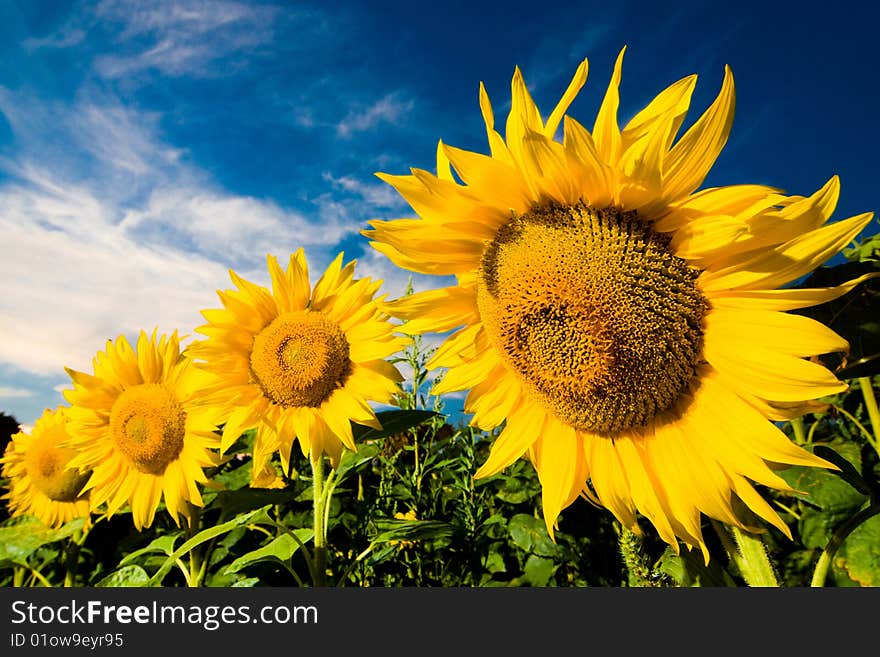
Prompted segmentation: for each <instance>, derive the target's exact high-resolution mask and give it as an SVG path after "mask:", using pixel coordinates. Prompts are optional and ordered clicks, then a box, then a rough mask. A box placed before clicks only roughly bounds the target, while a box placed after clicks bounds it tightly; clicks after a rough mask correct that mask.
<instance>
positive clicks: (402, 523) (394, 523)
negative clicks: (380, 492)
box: [370, 518, 452, 544]
mask: <svg viewBox="0 0 880 657" xmlns="http://www.w3.org/2000/svg"><path fill="white" fill-rule="evenodd" d="M376 526H377V527H378V529H379V533H378V534H377V535H376V537H375V538H374V539H373V540H372V541H370V542H371V543H373V544H378V543H387V542H390V541H425V540H442V539H447V538H449V537H450V536H452V525H450V524H449V523H447V522H441V521H439V520H405V519H402V518H382V519H380V520H377V521H376Z"/></svg>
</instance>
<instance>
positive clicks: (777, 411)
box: [363, 48, 872, 559]
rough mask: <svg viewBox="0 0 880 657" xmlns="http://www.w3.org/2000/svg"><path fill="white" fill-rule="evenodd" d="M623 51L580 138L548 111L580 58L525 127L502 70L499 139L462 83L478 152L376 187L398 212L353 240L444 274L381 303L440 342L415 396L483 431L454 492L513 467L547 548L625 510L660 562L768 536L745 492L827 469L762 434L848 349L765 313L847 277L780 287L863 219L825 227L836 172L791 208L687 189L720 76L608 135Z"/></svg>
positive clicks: (718, 136) (711, 131)
mask: <svg viewBox="0 0 880 657" xmlns="http://www.w3.org/2000/svg"><path fill="white" fill-rule="evenodd" d="M624 51H625V48H624V50H622V51H621V52H620V55H619V56H618V58H617V61H616V64H615V66H614V72H613V74H612V77H611V81H610V84H609V85H608V88H607V91H606V93H605V96H604V100H603V101H602V103H601V106H600V108H599V110H598V115H597V117H596V120H595V123H594V124H593V128H592V131H590V130H588V129H587V128H585V127H584V126H583V125H581V124H580V123H578V122H577V121H575V120H574V119H572V118H571V117H570V116H567V115H566V112H567V111H568V108H569V105H570V104H571V102H572V101H573V100H574V98H575V96H576V95H577V94H578V92H579V91H580V89H581V88H582V86H583V85H584V83H585V81H586V78H587V61H586V60H584V61H583V62H582V63H581V64H580V65H579V66H578V68H577V71H576V73H575V75H574V79H573V80H572V82H571V84H570V85H569V86H568V88H567V90H566V91H565V93H564V94H563V96H562V99H561V100H560V101H559V103H558V104H557V105H556V107H555V108H554V109H553V111H552V112H551V113H550V115H549V116H548V117H547V119H546V121H545V120H544V119H543V118H542V116H541V113H540V112H539V110H538V108H537V107H536V105H535V103H534V101H533V100H532V97H531V96H530V94H529V91H528V89H527V88H526V85H525V82H524V81H523V77H522V74H521V72H520V70H519V68H517V69H516V70H515V72H514V76H513V82H512V85H511V87H512V99H511V109H510V113H509V115H508V117H507V122H506V125H505V131H506V132H505V137H504V138H502V136H501V135H500V134H499V132H497V131H496V129H495V119H494V114H493V111H492V106H491V104H490V102H489V98H488V96H487V94H486V91H485V88H484V86H483V85H482V84H481V85H480V90H479V102H480V108H481V110H482V115H483V119H484V121H485V125H486V133H487V135H488V141H489V154H488V155H485V154H480V153H474V152H469V151H465V150H461V149H458V148H454V147H452V146H448V145H446V144H444V143H443V142H442V141H441V142H440V143H439V145H438V149H437V173H436V175H434V174H432V173H429V172H428V171H425V170H421V169H412V170H411V172H412V173H411V175H387V174H381V173H380V174H377V175H378V176H379V177H380V178H381V179H382V180H384V181H386V182H387V183H389V184H390V185H392V186H393V187H394V188H395V189H396V190H397V191H398V192H399V193H400V194H401V195H402V196H403V197H404V198H405V199H406V200H407V201H408V202H409V204H410V205H411V206H412V208H413V210H414V211H415V212H416V214H417V215H418V217H417V218H411V219H409V218H408V219H397V220H392V221H378V220H377V221H372V222H370V226H371V229H370V230H365V231H363V234H364V235H366V236H367V237H369V238H370V239H371V240H372V242H371V243H372V245H373V246H374V247H375V248H376V249H378V250H379V251H380V252H381V253H383V254H385V255H386V256H387V257H388V258H389V259H390V260H391V261H393V262H394V263H395V264H397V265H398V266H400V267H403V268H405V269H409V270H412V271H415V272H420V273H423V274H434V275H440V276H454V277H455V283H456V284H455V285H452V286H450V287H445V288H441V289H436V290H429V291H425V292H420V293H418V294H414V295H411V296H409V297H404V298H401V299H398V300H396V301H393V302H390V303H387V304H386V305H385V308H386V309H387V310H388V311H389V312H390V313H391V314H392V315H395V316H397V317H399V318H402V319H405V320H409V321H406V322H405V323H404V325H403V327H402V328H403V330H404V331H405V332H407V333H410V334H420V333H425V332H436V333H445V332H449V331H453V330H455V331H454V332H453V333H451V335H449V336H448V337H447V339H446V340H445V342H444V343H443V344H442V346H441V347H440V348H439V349H438V351H437V352H436V353H435V355H434V356H433V358H432V360H431V362H430V363H429V366H430V367H432V368H444V369H445V374H444V377H443V379H442V380H441V381H440V382H439V384H438V385H436V387H435V388H434V390H433V392H434V394H444V393H448V392H452V391H457V390H469V393H468V395H467V398H466V400H465V410H466V411H467V412H469V413H472V414H473V420H472V423H473V424H474V425H475V426H477V427H479V428H481V429H484V430H490V429H493V428H495V427H499V426H501V425H502V424H503V430H501V432H500V434H499V435H498V437H497V439H496V440H495V441H494V443H493V444H492V448H491V451H490V455H489V457H488V459H487V460H486V462H485V463H483V464H482V466H481V467H480V468H479V470H478V471H477V473H476V476H478V477H485V476H489V475H492V474H494V473H497V472H499V471H500V470H502V469H504V468H505V467H507V466H508V465H510V464H511V463H513V462H514V461H515V460H517V459H518V458H520V457H522V456H524V455H525V456H526V457H527V458H529V459H530V460H531V461H532V462H533V464H534V466H535V468H536V470H537V472H538V475H539V479H540V482H541V488H542V506H543V513H544V519H545V522H546V525H547V530H548V532H549V533H550V534H551V536H552V535H553V530H554V526H555V524H556V521H557V518H558V516H559V514H560V512H561V511H562V509H564V508H565V507H567V506H568V505H570V504H571V503H572V502H573V501H574V500H575V499H577V498H578V497H579V496H580V495H584V496H586V497H587V498H588V499H590V500H591V501H593V502H595V503H597V504H601V505H603V506H605V507H607V508H608V509H610V511H611V512H612V513H613V514H614V515H615V516H616V517H617V519H618V520H619V521H620V522H621V523H622V524H623V525H624V526H625V527H627V528H629V529H631V530H632V531H634V532H638V531H639V527H638V524H637V515H638V514H639V513H640V514H642V515H643V516H645V517H647V518H648V519H649V520H650V521H651V523H652V524H653V525H654V526H655V527H656V529H657V531H658V533H659V535H660V536H661V537H662V538H663V539H664V540H665V541H666V542H668V543H669V544H670V545H672V546H673V548H674V549H676V550H678V541H677V539H681V540H682V541H683V542H685V543H686V544H687V545H689V546H694V547H696V546H699V547H700V549H702V551H703V553H704V556H705V558H706V559H708V551H707V549H706V544H705V541H704V540H703V535H702V531H701V523H702V515H703V514H705V515H706V516H708V517H711V518H715V519H718V520H720V521H722V522H726V523H730V524H732V525H733V526H736V527H739V528H742V529H746V530H751V531H760V530H761V525H760V522H757V518H756V517H755V516H757V517H758V518H763V519H764V520H765V521H768V522H769V523H771V524H772V525H774V526H776V527H777V528H778V529H779V530H780V531H782V532H783V533H785V534H787V535H789V536H790V532H789V529H788V527H787V526H786V524H785V523H784V522H783V521H782V519H781V518H780V517H779V516H778V514H777V513H776V512H775V511H774V510H773V509H772V508H771V507H770V505H769V504H768V503H767V502H766V501H765V500H764V499H763V498H762V496H761V495H760V494H759V493H758V492H757V491H756V489H755V487H754V484H755V483H757V484H762V485H765V486H769V487H772V488H776V489H780V490H784V491H789V490H790V488H789V487H788V486H787V485H786V483H785V482H784V481H783V479H781V478H780V477H779V475H778V474H777V473H776V470H778V469H779V468H780V467H783V466H789V465H807V466H820V467H829V466H830V464H829V463H827V462H826V461H823V460H822V459H819V458H817V457H815V456H813V455H812V454H810V453H808V452H807V451H805V450H804V449H801V448H800V447H798V446H796V445H795V444H793V443H792V442H791V441H790V440H788V438H787V437H786V435H785V434H784V433H783V432H782V431H781V430H780V429H779V428H778V427H777V426H776V425H775V424H774V423H773V421H776V420H784V419H790V418H793V417H796V416H798V415H800V414H802V413H804V412H805V411H806V410H809V409H811V408H814V404H816V402H815V401H814V400H816V399H817V398H819V397H822V396H824V395H831V394H834V393H839V392H841V391H842V390H844V389H846V385H845V384H844V383H842V382H841V381H839V380H838V379H837V378H836V377H835V376H834V375H833V374H832V373H831V372H830V371H829V370H828V369H826V368H825V367H823V366H822V365H821V364H819V363H818V362H816V359H814V358H812V357H814V356H817V355H820V354H825V353H830V352H842V351H846V350H847V348H848V345H847V343H846V341H845V340H843V339H842V338H841V337H839V336H838V335H836V334H835V333H834V332H832V331H831V330H830V329H828V328H827V327H825V326H824V325H822V324H821V323H818V322H816V321H813V320H812V319H808V318H806V317H803V316H798V315H793V314H788V313H786V312H785V311H788V310H793V309H797V308H804V307H807V306H811V305H815V304H819V303H822V302H825V301H828V300H830V299H833V298H836V297H838V296H840V295H842V294H844V293H845V292H847V291H848V290H850V289H852V287H853V286H854V285H855V284H857V282H858V281H852V282H850V283H849V284H846V285H843V286H840V287H836V288H827V289H790V288H789V289H786V288H784V286H785V285H786V284H788V283H790V282H792V281H794V280H795V279H797V278H799V277H801V276H803V275H804V274H806V273H808V272H809V271H811V270H812V269H814V268H815V267H817V266H818V265H819V264H821V263H822V262H824V261H825V260H827V259H828V258H830V257H831V256H832V255H833V254H835V253H836V252H838V251H839V250H840V249H841V248H842V247H843V246H845V245H846V244H848V243H849V242H850V241H851V240H852V239H853V238H854V237H855V236H856V235H857V234H858V233H859V231H861V230H862V228H864V227H865V226H866V225H867V223H868V222H869V221H870V219H871V217H872V215H871V214H862V215H859V216H855V217H852V218H850V219H846V220H843V221H838V222H834V223H828V220H829V218H830V216H831V214H832V212H833V210H834V208H835V205H836V203H837V199H838V194H839V181H838V179H837V177H836V176H835V177H833V178H831V179H830V180H829V181H828V183H827V184H825V185H824V186H823V187H822V188H821V189H819V190H818V191H817V192H816V193H815V194H812V195H811V196H808V197H803V196H787V195H785V194H784V193H783V192H782V191H780V190H779V189H776V188H771V187H767V186H764V185H752V184H742V185H733V186H727V187H714V188H709V189H703V190H702V191H697V190H698V188H699V187H700V186H701V184H702V183H703V180H704V179H705V177H706V175H707V173H708V172H709V169H710V167H711V166H712V164H713V163H714V161H715V159H716V158H717V156H718V155H719V153H720V152H721V149H722V147H723V146H724V144H725V142H726V141H727V137H728V133H729V131H730V128H731V123H732V119H733V113H734V83H733V76H732V73H731V70H730V68H729V67H725V73H724V79H723V82H722V85H721V90H720V93H719V94H718V96H717V98H716V99H715V100H714V102H712V104H711V106H710V107H709V108H708V109H707V110H706V111H705V113H703V114H702V115H701V116H700V117H699V118H698V119H697V120H696V121H695V122H694V123H693V124H692V125H691V126H690V128H689V129H687V130H686V131H685V132H684V134H683V135H682V136H681V137H680V138H679V139H677V140H676V135H677V133H678V132H679V128H680V127H681V126H682V123H683V121H684V118H685V113H686V111H687V109H688V107H689V104H690V96H691V93H692V91H693V89H694V85H695V83H696V76H689V77H686V78H683V79H682V80H679V81H678V82H676V83H675V84H673V85H671V86H670V87H668V88H667V89H665V90H663V91H662V92H660V93H659V94H658V95H657V96H656V97H655V98H654V99H653V100H652V101H651V102H650V103H648V105H647V106H646V107H645V108H644V109H642V110H641V111H640V112H638V113H637V114H636V115H635V116H633V118H632V119H631V120H630V121H629V122H628V123H627V124H626V125H625V126H624V127H623V128H622V129H621V128H620V127H619V124H618V119H617V112H618V104H619V94H618V88H619V83H620V77H621V65H622V60H623V54H624ZM560 127H561V139H557V137H556V135H557V132H559V131H560ZM749 510H750V511H749ZM750 512H751V513H750Z"/></svg>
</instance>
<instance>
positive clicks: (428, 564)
mask: <svg viewBox="0 0 880 657" xmlns="http://www.w3.org/2000/svg"><path fill="white" fill-rule="evenodd" d="M623 56H624V51H621V52H620V54H619V56H618V58H617V60H616V64H615V66H614V70H613V72H612V73H611V78H610V82H609V84H608V86H607V89H606V91H605V93H604V97H603V100H602V103H601V105H600V107H599V110H598V113H597V115H596V116H595V118H594V122H593V126H592V128H591V129H588V128H587V127H585V126H584V124H582V123H581V122H580V121H579V120H578V119H577V118H575V117H572V116H569V115H568V113H567V112H568V109H569V106H570V104H571V103H572V101H573V100H574V98H575V97H576V96H577V94H578V93H579V92H580V90H581V88H582V87H583V86H584V85H585V83H586V78H587V61H586V60H584V61H583V62H582V63H581V65H580V66H579V67H578V68H577V70H576V71H575V73H574V76H573V78H572V80H571V83H570V84H569V86H568V87H567V89H565V90H564V91H563V93H562V95H561V98H560V100H559V102H558V104H557V105H556V106H555V107H553V108H551V109H550V111H549V112H548V113H547V112H545V113H542V112H541V110H539V108H538V107H537V106H536V104H535V103H534V101H533V100H532V97H531V95H530V92H529V90H528V87H527V85H526V82H525V80H524V78H523V76H522V74H521V72H520V71H519V69H516V71H515V73H514V76H513V80H512V84H511V98H510V111H509V114H508V116H507V117H506V121H505V122H504V124H503V125H501V122H500V121H497V122H496V116H495V112H494V109H493V105H492V103H491V102H490V99H489V97H488V95H487V93H486V90H485V88H483V86H482V85H481V86H480V95H479V110H480V112H481V114H482V118H483V121H484V123H485V129H486V136H487V139H488V150H487V152H486V153H476V152H471V151H466V150H462V149H459V148H456V147H454V146H451V145H447V144H444V143H443V142H440V143H439V144H438V148H437V151H436V154H435V156H436V168H435V169H434V171H427V170H425V169H420V168H413V169H411V173H410V174H407V175H397V174H387V173H380V174H378V175H379V177H380V178H381V179H382V180H383V181H385V182H386V183H388V184H389V185H390V186H391V187H393V188H394V189H395V190H396V191H397V192H398V193H399V194H400V195H401V196H402V197H403V198H404V199H405V200H406V201H407V202H408V203H409V205H410V206H411V208H412V210H413V216H411V217H408V218H403V219H392V220H385V219H376V220H373V221H370V222H369V225H367V226H364V229H363V231H362V237H363V238H364V239H366V240H368V241H369V244H370V245H371V246H372V247H373V248H375V249H376V250H377V251H378V252H379V253H380V254H382V255H383V256H384V257H386V258H387V259H388V260H389V261H390V262H392V263H393V264H394V265H396V266H397V267H399V268H401V269H403V270H406V271H408V272H414V273H418V274H422V275H426V276H435V277H437V281H438V283H437V286H436V287H435V288H434V289H427V290H420V291H415V290H413V289H412V286H410V288H409V289H408V290H407V291H406V293H405V294H403V295H402V296H400V297H399V298H393V299H392V298H388V295H387V294H386V293H385V292H384V291H383V289H382V285H383V282H382V281H380V280H373V279H371V278H369V277H360V276H359V275H358V271H357V263H356V262H355V261H346V260H345V257H344V254H342V253H340V254H339V255H338V257H337V258H336V259H335V260H333V261H332V262H331V263H330V265H329V266H328V267H327V268H326V269H325V270H324V271H322V272H315V271H310V267H309V261H308V257H307V254H306V253H305V251H304V249H302V248H297V247H296V246H295V245H293V246H292V248H290V249H289V252H288V247H286V246H285V247H282V246H280V245H279V250H280V251H284V252H283V253H278V254H268V255H267V258H266V275H267V278H268V280H269V281H270V285H269V286H264V285H261V284H259V283H257V282H254V281H251V280H247V279H245V278H243V277H242V276H240V275H239V274H237V273H236V272H234V271H230V278H231V282H232V285H233V287H231V288H230V289H226V290H218V291H217V297H218V303H217V305H216V306H214V307H208V306H209V304H210V303H211V301H210V299H206V301H205V306H206V307H205V308H204V309H201V312H202V316H203V317H204V321H205V323H204V324H203V325H202V326H199V327H197V328H196V329H195V334H196V335H194V336H186V337H181V336H179V335H178V333H177V332H173V333H170V334H166V333H162V334H160V333H159V332H158V330H152V332H150V331H149V330H147V329H146V328H145V329H144V330H143V331H141V332H140V333H139V335H137V336H133V337H132V339H131V340H129V338H127V337H126V336H124V335H120V336H118V337H116V338H114V339H112V340H108V341H107V342H106V344H105V345H103V346H99V345H96V350H97V351H96V353H95V356H94V359H93V361H92V369H91V371H87V372H86V371H78V370H74V369H72V368H65V369H66V372H67V374H68V376H69V379H70V387H69V388H68V389H66V390H65V392H64V396H65V400H66V402H67V403H66V404H65V405H62V406H59V407H58V408H55V409H46V411H45V412H44V414H43V416H42V417H41V418H40V419H39V420H38V421H37V422H36V423H35V425H34V426H33V427H32V428H31V429H30V430H29V431H17V430H14V431H10V432H9V433H10V435H9V436H8V441H7V443H6V445H5V449H4V452H3V456H2V459H0V463H2V481H0V484H2V487H3V489H4V491H5V492H4V495H3V498H2V501H3V506H2V511H0V512H2V525H0V585H2V586H13V587H63V586H67V587H255V586H279V587H280V586H296V587H329V586H334V587H400V586H419V587H490V586H491V587H512V586H531V587H587V586H590V587H597V586H599V587H694V586H704V587H705V586H727V587H747V586H752V587H808V586H814V587H822V586H836V587H873V586H876V585H878V584H880V409H878V401H877V399H878V396H880V323H878V318H880V280H878V279H880V235H878V233H877V231H876V226H877V222H876V220H875V219H874V216H873V214H872V213H871V212H865V213H863V214H859V215H856V216H853V217H849V218H839V217H834V218H832V217H833V215H834V211H835V208H836V205H837V202H838V198H839V196H840V183H839V180H838V179H837V177H836V176H832V177H830V178H829V179H828V181H827V183H826V184H825V185H823V186H822V187H821V188H820V189H818V190H817V191H815V192H812V193H807V194H805V195H799V194H795V195H789V194H787V193H786V192H783V191H782V190H780V189H777V188H774V187H769V186H766V185H762V184H735V185H730V186H721V187H704V186H703V183H704V180H705V179H706V176H707V174H708V173H709V171H710V169H711V168H712V165H713V164H714V162H715V160H716V158H717V157H718V155H719V154H720V152H721V150H722V149H723V147H724V145H725V143H726V142H727V139H728V136H729V134H730V131H731V126H732V120H733V115H734V109H735V89H734V81H733V74H732V72H731V70H730V68H726V69H725V75H724V80H723V83H722V86H721V89H720V91H719V92H718V94H717V97H716V98H715V100H714V101H713V102H712V103H711V104H710V106H709V107H708V108H706V109H705V110H704V111H703V112H702V114H701V115H700V116H699V118H697V119H696V120H695V121H694V122H693V123H692V124H691V125H690V127H688V128H687V129H686V130H685V131H684V132H683V134H681V135H680V136H679V134H678V133H679V132H680V128H681V127H682V125H683V123H684V119H685V115H686V113H687V112H688V109H689V106H690V98H691V94H692V92H693V90H694V86H695V84H696V77H695V76H689V77H686V78H683V79H681V80H679V81H677V82H674V83H673V84H672V85H670V86H669V87H667V88H666V89H664V90H663V91H661V92H660V93H659V94H658V95H656V97H654V99H653V100H651V101H650V102H649V103H648V104H647V105H646V106H645V107H644V109H642V110H641V111H640V112H638V113H637V114H636V115H635V116H633V117H632V118H631V119H630V120H629V121H628V122H627V123H626V124H625V125H624V126H620V124H619V122H618V106H619V103H620V97H619V85H620V81H621V77H622V62H623ZM545 117H546V118H545ZM62 366H63V364H59V368H61V367H62ZM460 398H463V399H464V412H463V413H458V412H453V411H452V410H451V409H450V403H451V400H453V399H460Z"/></svg>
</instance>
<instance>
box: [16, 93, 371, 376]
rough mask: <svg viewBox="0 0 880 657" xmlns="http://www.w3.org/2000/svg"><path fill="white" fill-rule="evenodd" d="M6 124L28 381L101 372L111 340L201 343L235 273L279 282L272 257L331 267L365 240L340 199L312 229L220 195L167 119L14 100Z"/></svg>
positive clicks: (322, 204) (92, 103) (276, 209)
mask: <svg viewBox="0 0 880 657" xmlns="http://www.w3.org/2000/svg"><path fill="white" fill-rule="evenodd" d="M0 112H3V115H4V116H5V117H6V119H7V122H8V123H9V124H10V126H11V127H12V129H13V132H14V134H15V136H16V142H17V144H18V146H19V151H18V152H19V154H18V155H13V156H8V157H6V158H5V159H3V160H0V172H3V173H5V174H6V175H7V178H6V180H5V181H4V182H2V183H0V233H2V235H3V240H4V258H3V259H2V260H0V277H2V278H3V280H4V282H5V284H4V295H3V297H2V299H0V363H5V364H8V365H11V366H14V367H17V368H20V369H21V370H23V371H25V372H29V373H32V374H39V375H50V374H52V373H58V372H59V371H61V368H62V367H63V366H71V367H74V368H76V369H84V368H87V366H88V364H89V363H90V360H91V358H92V356H93V355H94V353H95V352H96V351H97V350H98V349H101V348H103V347H104V344H105V341H106V340H107V339H111V338H115V337H116V336H117V335H120V334H126V335H129V336H133V335H134V334H136V333H137V331H139V330H141V329H143V330H151V329H152V328H153V327H157V328H158V329H159V331H160V332H169V331H172V330H180V331H181V332H182V333H192V331H193V329H194V328H195V327H196V326H198V325H199V324H201V323H202V321H201V317H200V315H199V310H200V309H202V308H207V307H214V306H216V303H217V300H216V294H215V291H216V290H217V289H219V288H226V287H228V286H229V279H228V272H227V269H228V268H229V267H231V266H233V265H234V266H235V267H237V268H238V270H239V271H243V272H247V271H253V270H259V269H265V256H266V254H267V253H269V252H271V253H273V254H275V255H278V256H279V257H282V258H283V257H284V256H285V255H286V254H287V253H289V252H290V251H292V250H295V249H296V248H297V247H299V246H305V247H308V246H310V245H314V246H315V247H316V249H317V250H318V251H319V252H320V258H321V259H322V260H326V261H329V259H328V256H327V254H326V253H325V251H329V249H330V246H331V245H333V244H335V243H336V242H338V241H339V240H341V239H342V238H343V237H345V236H346V235H350V234H353V233H355V232H356V231H357V230H358V229H360V228H361V227H362V225H361V219H360V218H357V217H355V218H353V217H352V216H351V213H350V212H343V211H341V210H340V211H338V212H332V211H331V210H330V209H328V208H330V204H331V201H330V200H329V199H326V200H321V199H320V198H319V199H316V200H314V201H313V203H312V204H311V205H309V207H308V210H309V212H310V213H311V214H314V215H317V216H311V215H310V216H307V215H306V214H305V212H303V211H299V210H295V209H291V208H285V207H282V206H280V205H278V204H277V203H275V202H273V201H272V200H264V199H257V198H254V197H250V196H241V195H236V194H234V193H230V192H227V191H224V190H222V189H220V188H218V187H217V186H216V185H215V184H214V183H212V182H211V180H210V178H209V177H208V176H207V175H206V174H205V172H203V171H201V170H199V169H198V168H196V167H194V166H193V165H192V164H189V163H187V162H186V161H185V158H183V157H181V156H182V153H181V151H179V150H177V149H175V148H172V147H169V146H168V145H167V144H166V143H164V142H163V140H162V139H161V131H160V130H159V127H158V121H157V118H156V117H153V116H150V115H144V114H141V113H138V112H136V111H134V110H131V109H129V108H125V107H124V106H122V105H120V104H119V103H118V102H116V103H114V102H113V101H111V100H109V99H107V98H100V99H99V101H96V100H94V99H92V98H90V97H86V96H84V97H81V98H79V99H78V100H77V101H76V102H75V104H74V105H73V106H68V105H64V104H59V103H53V104H46V103H43V102H41V101H40V99H39V98H35V97H33V96H27V95H23V94H22V93H20V92H16V93H13V92H10V91H8V90H0ZM101 126H104V128H105V129H101ZM59 143H62V144H65V145H66V147H65V148H63V149H58V148H57V147H56V146H57V144H59ZM316 223H320V229H316V227H315V224H316ZM325 264H326V263H325Z"/></svg>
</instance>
